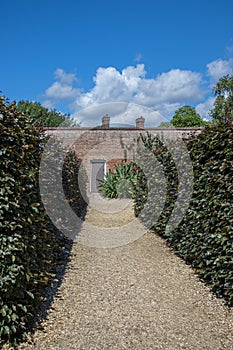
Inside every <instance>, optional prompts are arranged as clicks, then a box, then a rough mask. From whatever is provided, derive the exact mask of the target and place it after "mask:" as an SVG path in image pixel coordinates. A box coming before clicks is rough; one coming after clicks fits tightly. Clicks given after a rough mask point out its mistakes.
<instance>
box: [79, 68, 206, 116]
mask: <svg viewBox="0 0 233 350" xmlns="http://www.w3.org/2000/svg"><path fill="white" fill-rule="evenodd" d="M93 80H94V83H95V85H94V87H93V88H92V89H91V90H90V91H88V92H86V93H82V94H80V95H79V96H78V98H77V99H76V101H75V102H74V104H73V108H74V109H75V110H76V111H78V110H80V109H83V108H88V107H91V106H99V105H101V104H107V103H115V102H123V103H126V104H127V105H129V104H132V105H137V106H138V105H141V106H142V108H143V107H145V108H151V109H152V110H153V111H154V112H156V113H159V115H166V116H167V117H171V116H172V112H174V108H175V109H177V108H179V107H180V106H181V105H182V104H184V103H187V102H189V103H190V102H193V101H198V100H200V99H201V98H203V95H204V92H203V90H202V89H201V83H202V77H201V75H200V74H199V73H195V72H192V71H187V70H180V69H173V70H171V71H169V72H167V73H162V74H160V75H158V76H157V77H155V78H150V79H148V78H146V70H145V66H144V64H137V65H136V67H134V66H128V67H126V68H125V69H123V70H122V72H119V71H118V70H117V69H116V68H114V67H108V68H99V69H98V70H97V72H96V76H95V77H94V79H93ZM132 105H131V106H132ZM168 112H169V113H168ZM108 113H109V114H110V112H108ZM147 113H148V110H147ZM167 113H168V114H167ZM124 116H125V118H126V117H127V116H128V114H127V115H126V114H125V115H124ZM118 118H119V119H122V117H121V118H120V117H119V116H118ZM127 118H128V117H127ZM146 119H147V120H148V123H150V121H151V122H152V121H153V120H152V119H153V118H148V117H147V118H146ZM149 120H150V121H149Z"/></svg>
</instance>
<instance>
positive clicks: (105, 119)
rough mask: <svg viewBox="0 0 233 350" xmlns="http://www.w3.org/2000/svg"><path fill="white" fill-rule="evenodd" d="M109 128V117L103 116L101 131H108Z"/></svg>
mask: <svg viewBox="0 0 233 350" xmlns="http://www.w3.org/2000/svg"><path fill="white" fill-rule="evenodd" d="M109 128H110V117H109V115H108V114H105V116H103V118H102V129H109Z"/></svg>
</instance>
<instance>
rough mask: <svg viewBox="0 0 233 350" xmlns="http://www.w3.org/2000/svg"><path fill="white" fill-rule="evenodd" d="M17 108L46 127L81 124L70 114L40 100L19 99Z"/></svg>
mask: <svg viewBox="0 0 233 350" xmlns="http://www.w3.org/2000/svg"><path fill="white" fill-rule="evenodd" d="M17 110H18V111H19V112H21V113H25V114H27V115H29V116H30V117H31V118H32V120H33V121H34V122H40V123H42V125H43V126H45V127H58V126H60V125H61V124H62V126H67V127H68V126H79V125H78V123H76V122H75V121H74V120H73V119H72V118H71V117H70V116H69V115H67V114H63V113H61V112H58V111H56V110H55V109H53V110H48V108H45V107H43V106H42V105H41V104H40V103H39V102H30V101H23V100H21V101H19V102H18V104H17Z"/></svg>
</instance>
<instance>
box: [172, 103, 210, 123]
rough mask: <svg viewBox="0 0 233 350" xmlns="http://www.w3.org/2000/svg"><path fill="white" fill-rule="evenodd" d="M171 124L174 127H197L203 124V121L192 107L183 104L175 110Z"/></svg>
mask: <svg viewBox="0 0 233 350" xmlns="http://www.w3.org/2000/svg"><path fill="white" fill-rule="evenodd" d="M171 124H172V125H173V126H175V127H198V126H204V125H205V122H204V120H203V119H202V118H201V117H200V115H199V114H198V113H197V112H196V110H195V108H194V107H191V106H183V107H181V108H179V109H177V110H176V111H175V115H174V116H173V118H172V120H171Z"/></svg>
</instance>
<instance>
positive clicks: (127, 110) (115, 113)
mask: <svg viewBox="0 0 233 350" xmlns="http://www.w3.org/2000/svg"><path fill="white" fill-rule="evenodd" d="M105 114H109V115H110V117H111V124H112V125H114V124H117V123H123V124H124V123H127V124H131V125H135V120H136V118H138V117H140V116H144V117H146V126H150V125H153V126H156V125H160V123H161V122H163V121H167V119H165V118H164V117H163V116H162V115H161V114H160V113H159V112H158V111H155V110H153V109H151V108H148V107H146V106H142V105H137V104H135V103H125V102H110V103H102V104H96V105H93V106H90V107H87V108H84V109H82V110H80V111H78V112H76V113H74V114H73V115H72V117H73V118H75V119H76V120H77V121H78V122H79V123H81V124H82V125H83V126H84V125H85V126H90V127H91V126H92V127H94V126H97V125H100V124H101V117H102V116H104V115H105Z"/></svg>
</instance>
